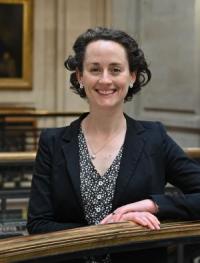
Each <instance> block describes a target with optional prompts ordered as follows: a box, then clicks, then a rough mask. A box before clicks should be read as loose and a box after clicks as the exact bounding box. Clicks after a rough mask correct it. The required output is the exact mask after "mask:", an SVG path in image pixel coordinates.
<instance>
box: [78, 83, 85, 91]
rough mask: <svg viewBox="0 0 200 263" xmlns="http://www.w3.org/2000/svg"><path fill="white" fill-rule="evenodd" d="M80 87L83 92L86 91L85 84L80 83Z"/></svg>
mask: <svg viewBox="0 0 200 263" xmlns="http://www.w3.org/2000/svg"><path fill="white" fill-rule="evenodd" d="M79 85H80V89H81V90H83V89H84V86H83V84H82V83H81V82H80V83H79Z"/></svg>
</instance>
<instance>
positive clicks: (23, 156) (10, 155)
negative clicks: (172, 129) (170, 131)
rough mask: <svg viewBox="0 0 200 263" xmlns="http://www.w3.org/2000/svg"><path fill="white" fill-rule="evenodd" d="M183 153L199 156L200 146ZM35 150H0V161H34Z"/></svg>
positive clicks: (185, 149)
mask: <svg viewBox="0 0 200 263" xmlns="http://www.w3.org/2000/svg"><path fill="white" fill-rule="evenodd" d="M184 151H185V153H186V154H187V155H188V156H190V157H191V158H194V159H195V158H197V159H198V158H200V147H189V148H184ZM35 156H36V152H35V151H32V152H2V153H1V152H0V163H10V162H18V161H20V162H34V160H35Z"/></svg>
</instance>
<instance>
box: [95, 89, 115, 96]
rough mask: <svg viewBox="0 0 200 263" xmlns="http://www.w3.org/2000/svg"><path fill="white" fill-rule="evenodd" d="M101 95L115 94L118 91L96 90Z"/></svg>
mask: <svg viewBox="0 0 200 263" xmlns="http://www.w3.org/2000/svg"><path fill="white" fill-rule="evenodd" d="M96 91H97V92H98V93H99V94H101V95H110V94H113V93H115V91H116V89H109V90H102V89H98V90H96Z"/></svg>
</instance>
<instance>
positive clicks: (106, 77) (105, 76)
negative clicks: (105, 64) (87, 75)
mask: <svg viewBox="0 0 200 263" xmlns="http://www.w3.org/2000/svg"><path fill="white" fill-rule="evenodd" d="M99 83H101V84H110V83H112V80H111V76H110V74H109V72H108V71H107V70H104V71H103V72H102V74H101V76H100V78H99Z"/></svg>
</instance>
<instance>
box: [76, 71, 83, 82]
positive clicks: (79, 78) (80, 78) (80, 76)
mask: <svg viewBox="0 0 200 263" xmlns="http://www.w3.org/2000/svg"><path fill="white" fill-rule="evenodd" d="M76 77H77V79H78V82H79V83H81V82H82V73H81V72H80V71H79V70H78V69H76Z"/></svg>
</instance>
